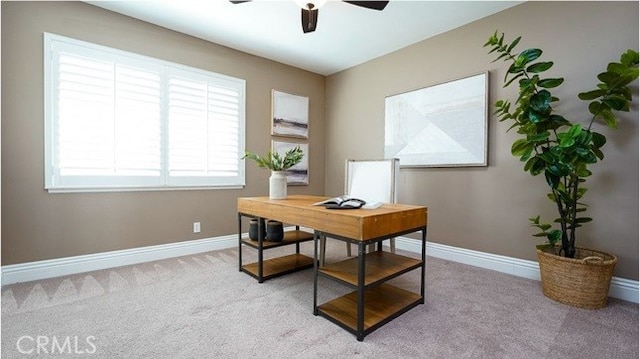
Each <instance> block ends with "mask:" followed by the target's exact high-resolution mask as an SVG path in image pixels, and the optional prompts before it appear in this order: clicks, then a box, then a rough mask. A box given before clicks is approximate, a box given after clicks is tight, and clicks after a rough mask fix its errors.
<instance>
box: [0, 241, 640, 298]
mask: <svg viewBox="0 0 640 359" xmlns="http://www.w3.org/2000/svg"><path fill="white" fill-rule="evenodd" d="M237 245H238V237H237V235H235V234H233V235H228V236H221V237H215V238H205V239H197V240H193V241H184V242H176V243H169V244H162V245H157V246H149V247H141V248H133V249H125V250H119V251H112V252H104V253H96V254H88V255H82V256H75V257H67V258H59V259H50V260H44V261H38V262H29V263H20V264H12V265H6V266H2V285H8V284H14V283H21V282H29V281H33V280H39V279H46V278H53V277H60V276H64V275H70V274H77V273H84V272H89V271H94V270H100V269H108V268H115V267H120V266H125V265H132V264H138V263H144V262H151V261H156V260H161V259H167V258H174V257H181V256H187V255H193V254H198V253H203V252H209V251H214V250H219V249H226V248H231V247H235V246H237ZM396 247H397V248H398V249H403V250H407V251H411V252H416V253H420V250H421V249H420V242H419V241H416V240H415V239H411V238H406V237H397V238H396ZM427 255H428V256H431V257H436V258H441V259H446V260H450V261H452V262H458V263H463V264H468V265H472V266H475V267H481V268H485V269H490V270H495V271H498V272H502V273H508V274H511V275H515V276H518V277H524V278H529V279H534V280H538V281H539V280H540V269H539V267H538V262H535V261H529V260H524V259H518V258H511V257H506V256H501V255H496V254H491V253H484V252H478V251H474V250H470V249H464V248H457V247H451V246H446V245H443V244H438V243H429V242H427ZM609 295H610V296H611V297H613V298H618V299H622V300H626V301H629V302H633V303H638V281H634V280H629V279H624V278H618V277H613V279H612V280H611V288H610V290H609Z"/></svg>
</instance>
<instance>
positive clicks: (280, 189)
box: [269, 171, 287, 199]
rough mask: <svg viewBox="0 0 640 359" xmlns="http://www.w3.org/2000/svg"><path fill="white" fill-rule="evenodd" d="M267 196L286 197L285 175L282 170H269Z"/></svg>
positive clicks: (274, 197) (273, 197)
mask: <svg viewBox="0 0 640 359" xmlns="http://www.w3.org/2000/svg"><path fill="white" fill-rule="evenodd" d="M269 198H270V199H283V198H287V176H285V175H284V173H283V172H282V171H271V177H269Z"/></svg>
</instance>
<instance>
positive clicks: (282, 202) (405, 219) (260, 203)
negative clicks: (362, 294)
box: [238, 195, 427, 240]
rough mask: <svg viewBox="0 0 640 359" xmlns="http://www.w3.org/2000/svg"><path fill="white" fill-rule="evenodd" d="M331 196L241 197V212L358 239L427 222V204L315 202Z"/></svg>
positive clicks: (239, 208)
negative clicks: (333, 204)
mask: <svg viewBox="0 0 640 359" xmlns="http://www.w3.org/2000/svg"><path fill="white" fill-rule="evenodd" d="M328 198H330V197H325V196H310V195H290V196H287V198H285V199H269V197H240V198H238V212H240V213H244V214H247V215H252V216H257V217H263V218H268V219H274V220H277V221H281V222H284V223H289V224H295V225H300V226H302V227H308V228H312V229H314V230H318V231H322V232H326V233H331V234H335V235H338V236H343V237H347V238H351V239H356V240H368V239H373V238H379V237H384V236H389V235H392V234H395V233H400V232H405V231H409V230H413V229H415V230H418V229H420V228H421V227H423V226H426V225H427V207H424V206H415V205H407V204H395V203H393V204H391V203H385V204H383V205H382V206H380V207H378V208H375V209H364V208H359V209H344V210H339V209H326V208H324V207H323V206H313V205H312V204H313V203H316V202H320V201H323V200H325V199H328Z"/></svg>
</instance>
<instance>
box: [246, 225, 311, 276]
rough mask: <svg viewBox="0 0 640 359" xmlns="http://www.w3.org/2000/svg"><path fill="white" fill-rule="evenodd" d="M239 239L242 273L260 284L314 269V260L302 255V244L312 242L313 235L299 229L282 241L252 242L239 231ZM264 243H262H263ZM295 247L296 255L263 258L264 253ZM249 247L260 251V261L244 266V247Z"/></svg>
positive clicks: (287, 232) (288, 232)
mask: <svg viewBox="0 0 640 359" xmlns="http://www.w3.org/2000/svg"><path fill="white" fill-rule="evenodd" d="M242 216H243V215H242V214H239V215H238V228H239V229H240V228H241V227H242ZM238 232H239V233H238V237H239V248H238V250H239V255H238V261H239V268H240V271H241V272H245V273H247V274H249V275H250V276H252V277H254V278H256V279H257V280H258V282H259V283H262V282H264V281H265V280H267V279H271V278H275V277H278V276H281V275H284V274H288V273H293V272H297V271H299V270H304V269H309V268H313V263H314V261H313V258H311V257H308V256H305V255H303V254H300V243H302V242H307V241H312V240H313V234H312V233H309V232H306V231H301V230H300V228H299V227H296V229H295V230H290V231H285V232H284V236H283V238H282V241H279V242H271V241H267V240H262V241H258V240H252V239H250V238H246V237H242V234H241V233H240V231H238ZM261 242H262V243H261ZM290 245H295V248H296V252H295V253H294V254H290V255H285V256H281V257H277V258H272V259H267V260H265V259H264V258H263V252H264V251H265V250H268V249H273V248H278V247H283V246H290ZM243 246H247V247H250V248H253V249H255V250H257V251H258V261H257V262H255V263H249V264H244V263H243V262H242V247H243Z"/></svg>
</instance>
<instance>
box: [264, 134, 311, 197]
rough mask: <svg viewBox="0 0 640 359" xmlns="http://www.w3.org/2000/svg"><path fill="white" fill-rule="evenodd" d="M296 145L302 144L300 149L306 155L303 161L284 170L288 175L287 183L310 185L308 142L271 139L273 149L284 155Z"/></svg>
mask: <svg viewBox="0 0 640 359" xmlns="http://www.w3.org/2000/svg"><path fill="white" fill-rule="evenodd" d="M296 146H300V149H301V150H302V152H303V153H304V157H302V161H300V162H299V163H298V164H296V165H295V166H293V167H291V168H289V169H287V170H285V171H284V174H285V175H286V176H287V184H288V185H294V186H295V185H299V186H302V185H308V184H309V144H308V143H295V142H286V141H275V140H274V141H271V150H272V151H273V152H276V153H278V154H280V155H281V156H284V154H285V153H286V152H287V151H289V150H291V149H293V148H295V147H296Z"/></svg>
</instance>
